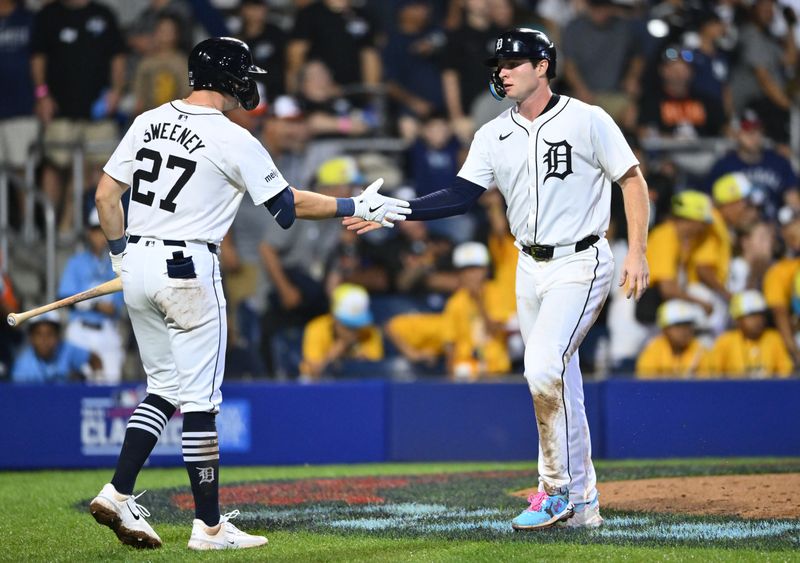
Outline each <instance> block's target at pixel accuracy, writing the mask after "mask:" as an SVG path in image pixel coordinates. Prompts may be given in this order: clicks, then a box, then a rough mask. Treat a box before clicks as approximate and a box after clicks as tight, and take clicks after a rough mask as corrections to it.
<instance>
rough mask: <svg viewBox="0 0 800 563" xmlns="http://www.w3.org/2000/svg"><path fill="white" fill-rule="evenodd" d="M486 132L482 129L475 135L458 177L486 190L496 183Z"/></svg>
mask: <svg viewBox="0 0 800 563" xmlns="http://www.w3.org/2000/svg"><path fill="white" fill-rule="evenodd" d="M484 131H485V130H484V129H483V128H481V129H479V130H478V132H477V133H475V137H473V139H472V144H471V145H470V147H469V153H467V158H466V160H465V161H464V165H463V166H462V167H461V170H459V171H458V176H459V178H463V179H464V180H467V181H469V182H472V183H473V184H477V185H479V186H480V187H482V188H483V189H486V188H488V187H489V186H491V185H492V183H493V182H494V171H493V170H492V162H491V159H490V158H489V144H488V141H487V138H486V134H485V132H484Z"/></svg>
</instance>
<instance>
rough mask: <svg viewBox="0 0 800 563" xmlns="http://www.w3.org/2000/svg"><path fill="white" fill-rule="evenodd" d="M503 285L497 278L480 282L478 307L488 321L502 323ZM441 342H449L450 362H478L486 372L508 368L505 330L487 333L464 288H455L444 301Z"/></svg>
mask: <svg viewBox="0 0 800 563" xmlns="http://www.w3.org/2000/svg"><path fill="white" fill-rule="evenodd" d="M504 291H506V290H505V288H503V287H502V286H500V285H499V284H498V283H497V282H493V281H489V282H486V283H484V285H483V292H482V296H481V299H482V301H483V304H482V307H483V310H484V311H485V313H486V316H487V317H488V319H489V320H490V321H493V322H496V323H502V324H505V323H506V322H507V321H508V319H509V318H510V316H511V315H512V314H513V311H511V310H509V309H508V306H507V303H508V299H507V298H506V295H505V294H504ZM443 316H444V327H443V328H444V330H443V337H444V342H445V343H447V344H452V346H453V363H454V365H459V364H472V363H478V364H482V365H483V366H484V368H485V371H486V373H490V374H502V373H508V371H509V370H510V369H511V360H510V359H509V357H508V347H507V344H506V335H505V333H500V334H490V330H489V327H487V323H486V320H485V319H484V315H483V314H482V313H481V304H479V303H478V302H477V301H476V300H475V299H474V298H473V297H472V295H471V294H470V292H469V291H468V290H466V289H459V290H458V291H457V292H455V293H454V294H453V295H452V297H450V299H449V300H448V301H447V305H446V306H445V309H444V312H443Z"/></svg>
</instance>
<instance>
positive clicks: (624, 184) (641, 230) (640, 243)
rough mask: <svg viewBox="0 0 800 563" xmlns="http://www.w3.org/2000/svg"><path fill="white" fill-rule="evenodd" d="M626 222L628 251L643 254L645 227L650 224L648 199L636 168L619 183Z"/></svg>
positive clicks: (639, 172)
mask: <svg viewBox="0 0 800 563" xmlns="http://www.w3.org/2000/svg"><path fill="white" fill-rule="evenodd" d="M619 184H620V187H621V188H622V198H623V200H624V203H625V219H626V221H627V222H628V251H629V252H639V253H641V254H644V253H645V252H646V250H647V226H648V225H649V223H650V199H649V195H648V193H647V182H645V179H644V176H642V172H641V171H640V170H639V167H638V166H635V167H634V168H633V169H631V171H629V172H628V173H627V174H626V175H625V176H624V177H623V178H622V179H621V180H620V182H619Z"/></svg>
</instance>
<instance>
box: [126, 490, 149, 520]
mask: <svg viewBox="0 0 800 563" xmlns="http://www.w3.org/2000/svg"><path fill="white" fill-rule="evenodd" d="M146 492H147V489H145V490H143V491H142V492H141V493H139V494H138V495H136V496H131V497H130V498H129V499H128V500H127V502H130V503H131V504H133V506H135V507H136V510H138V511H139V512H141V514H142V516H144V517H145V518H150V511H149V510H147V509H146V508H145V507H144V506H142V505H141V504H139V503H138V502H136V499H138V498H139V497H140V496H142V495H143V494H145V493H146Z"/></svg>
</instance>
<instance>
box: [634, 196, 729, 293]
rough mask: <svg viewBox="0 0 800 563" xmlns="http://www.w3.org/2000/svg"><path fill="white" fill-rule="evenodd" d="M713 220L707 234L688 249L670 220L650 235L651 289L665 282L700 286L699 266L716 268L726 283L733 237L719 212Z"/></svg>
mask: <svg viewBox="0 0 800 563" xmlns="http://www.w3.org/2000/svg"><path fill="white" fill-rule="evenodd" d="M712 217H713V222H712V223H711V225H709V227H708V228H707V230H706V232H705V234H703V235H702V236H701V237H698V238H697V239H696V240H695V241H693V242H692V244H690V245H688V246H683V247H682V245H681V241H680V239H679V238H678V230H677V228H676V227H675V223H674V222H673V221H672V220H670V219H667V220H666V221H664V222H663V223H661V224H660V225H657V226H656V227H655V228H653V230H652V231H650V234H649V235H648V237H647V263H648V265H649V266H650V284H651V285H653V284H655V283H658V282H660V281H664V280H680V279H685V281H686V282H687V283H694V282H698V281H700V279H699V277H698V275H697V266H698V265H706V264H707V265H713V266H714V267H715V269H716V271H717V275H718V276H719V279H720V282H722V283H724V282H725V280H726V279H727V277H728V268H729V266H730V258H731V241H730V234H729V233H728V229H727V227H726V226H725V222H724V221H723V220H722V217H721V216H720V215H719V212H717V211H716V210H714V211H712ZM683 276H685V278H683Z"/></svg>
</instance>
